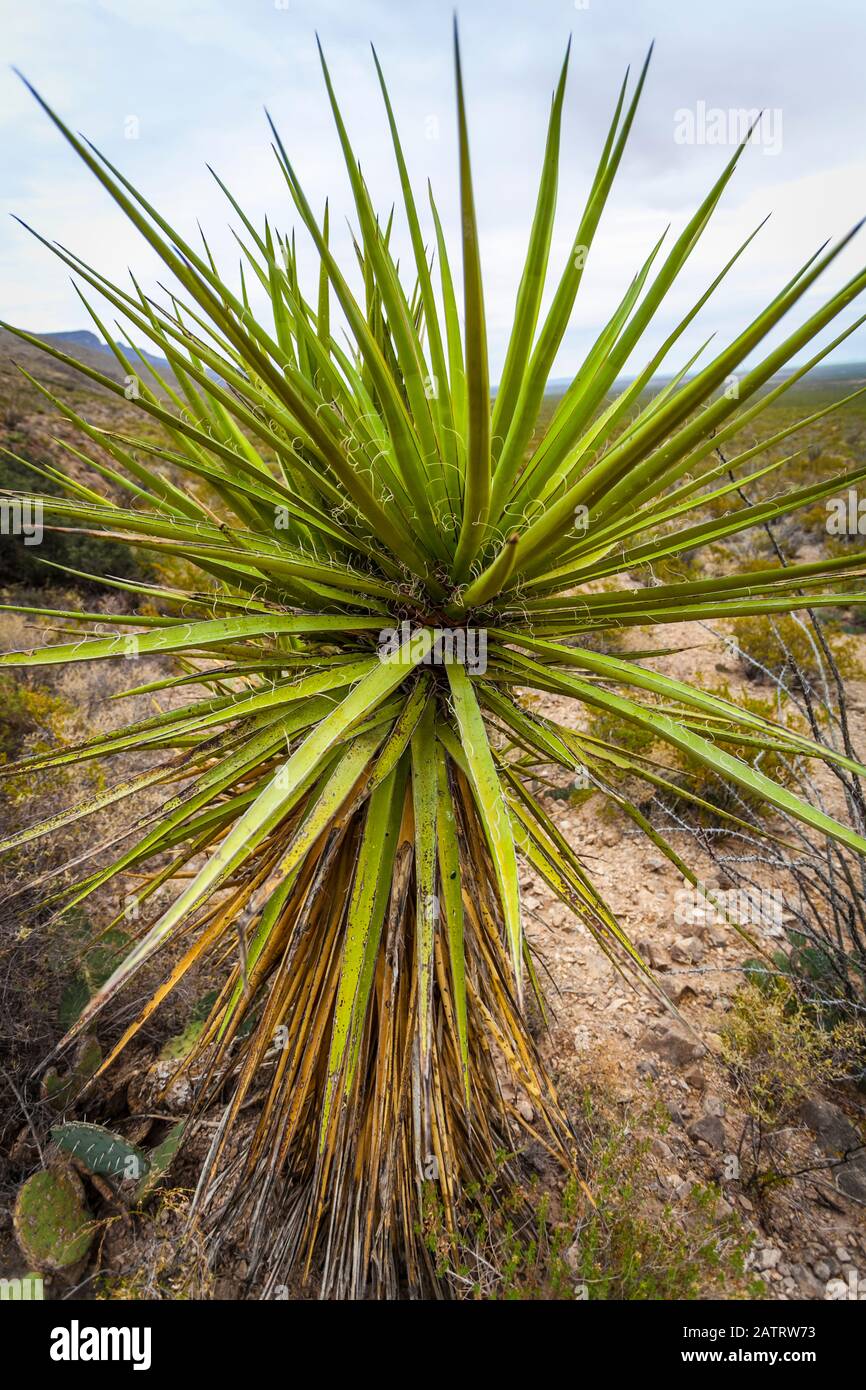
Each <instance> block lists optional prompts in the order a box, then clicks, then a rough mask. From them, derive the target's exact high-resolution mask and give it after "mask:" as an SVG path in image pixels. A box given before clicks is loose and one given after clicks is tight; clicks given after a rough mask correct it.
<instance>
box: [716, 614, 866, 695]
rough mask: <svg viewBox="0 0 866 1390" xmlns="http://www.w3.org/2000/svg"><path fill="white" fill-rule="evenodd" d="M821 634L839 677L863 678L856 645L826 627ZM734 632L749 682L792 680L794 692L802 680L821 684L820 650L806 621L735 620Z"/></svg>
mask: <svg viewBox="0 0 866 1390" xmlns="http://www.w3.org/2000/svg"><path fill="white" fill-rule="evenodd" d="M823 632H824V636H825V637H826V639H827V642H828V645H829V647H830V650H831V651H832V653H833V657H834V660H835V661H836V665H837V666H838V668H839V673H840V675H841V676H842V677H843V678H844V679H846V680H851V679H856V678H857V677H859V676H860V675H862V667H861V663H860V660H859V658H858V655H857V647H856V644H855V643H854V642H853V641H852V640H851V639H850V638H849V637H846V636H845V635H844V634H842V633H840V632H838V631H837V630H835V629H834V628H832V627H830V625H829V624H827V625H826V626H825V627H824V628H823ZM733 633H734V637H735V639H736V642H737V646H738V647H739V649H740V652H741V653H744V654H745V655H743V656H741V658H740V660H741V665H742V668H743V672H744V674H745V675H746V677H747V678H748V679H749V680H751V681H755V682H756V683H758V684H766V683H769V681H770V680H771V678H772V677H774V676H775V677H776V678H777V679H779V680H781V681H783V682H787V681H788V680H792V682H793V688H795V689H796V688H797V687H798V686H799V684H800V681H801V679H802V678H805V679H806V680H807V681H809V682H810V683H815V682H821V681H822V679H823V677H822V674H821V665H823V659H822V658H821V659H820V660H819V656H820V649H819V648H818V647H817V644H816V642H815V637H814V634H813V633H812V632H811V631H810V628H809V622H808V619H807V618H800V619H798V618H797V617H795V616H793V615H791V614H784V615H779V616H776V617H774V618H772V619H770V618H767V617H765V616H763V615H758V616H756V617H753V618H737V619H736V620H735V621H734V623H733ZM816 652H817V653H818V654H816ZM749 658H751V659H749ZM798 672H799V673H801V674H799V675H798ZM767 673H769V675H768V674H767ZM824 674H825V676H826V672H825V673H824Z"/></svg>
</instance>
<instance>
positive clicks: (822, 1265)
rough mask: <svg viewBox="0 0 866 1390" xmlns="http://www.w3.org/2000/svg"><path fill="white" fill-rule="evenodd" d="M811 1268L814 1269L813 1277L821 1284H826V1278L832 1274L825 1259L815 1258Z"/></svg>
mask: <svg viewBox="0 0 866 1390" xmlns="http://www.w3.org/2000/svg"><path fill="white" fill-rule="evenodd" d="M812 1269H813V1270H814V1273H815V1278H816V1279H819V1280H820V1281H821V1283H822V1284H826V1282H827V1280H828V1279H829V1278H831V1277H832V1274H833V1271H832V1269H831V1268H830V1266H829V1265H828V1263H827V1261H826V1260H816V1261H815V1263H814V1264H813V1266H812Z"/></svg>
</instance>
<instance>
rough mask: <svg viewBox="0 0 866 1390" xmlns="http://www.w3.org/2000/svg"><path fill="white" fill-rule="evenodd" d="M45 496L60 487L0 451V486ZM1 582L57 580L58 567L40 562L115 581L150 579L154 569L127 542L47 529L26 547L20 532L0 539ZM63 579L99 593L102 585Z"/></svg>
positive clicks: (40, 584)
mask: <svg viewBox="0 0 866 1390" xmlns="http://www.w3.org/2000/svg"><path fill="white" fill-rule="evenodd" d="M34 487H35V489H36V490H37V491H39V492H40V493H44V494H49V493H50V494H56V493H58V492H59V491H60V489H59V488H57V487H56V486H55V485H53V484H52V483H51V481H50V480H49V479H47V478H46V479H37V480H36V481H35V482H34V475H33V474H32V473H31V472H30V471H29V469H27V468H24V467H23V466H22V465H21V464H17V463H15V462H14V461H13V460H10V459H7V458H4V457H3V456H2V455H0V488H9V489H17V490H20V491H24V492H26V491H28V489H33V488H34ZM0 542H2V543H0V586H9V587H12V586H19V585H20V586H24V587H26V588H43V587H45V586H46V585H49V584H56V583H57V571H56V570H52V569H51V568H50V566H49V565H47V564H44V563H43V561H46V560H49V561H51V563H52V564H55V565H66V566H67V567H68V568H69V569H73V570H80V571H81V572H82V573H84V574H94V575H112V576H113V577H115V578H117V579H152V578H154V574H155V572H154V570H153V568H152V566H151V565H150V564H149V563H148V561H147V560H146V559H145V558H144V556H143V555H142V554H140V553H138V552H136V551H135V550H133V549H131V548H130V547H129V545H124V544H121V543H120V542H118V541H110V540H103V539H102V538H101V537H100V536H87V535H83V534H77V535H73V534H71V533H70V532H61V531H49V530H48V529H46V530H45V531H44V534H43V536H42V540H41V541H40V543H39V545H25V544H24V538H23V537H22V536H15V535H7V536H3V537H2V538H0ZM64 582H65V583H68V584H70V585H71V586H72V587H73V588H80V589H82V590H84V591H86V592H90V591H93V592H102V588H101V586H100V585H99V584H98V583H96V582H94V581H92V580H88V579H82V578H80V577H79V576H78V575H74V574H70V575H67V576H65V580H64Z"/></svg>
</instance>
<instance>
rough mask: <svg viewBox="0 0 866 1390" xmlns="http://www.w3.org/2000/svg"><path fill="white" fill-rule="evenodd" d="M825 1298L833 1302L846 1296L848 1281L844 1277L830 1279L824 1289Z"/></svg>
mask: <svg viewBox="0 0 866 1390" xmlns="http://www.w3.org/2000/svg"><path fill="white" fill-rule="evenodd" d="M824 1297H825V1299H826V1300H827V1301H828V1302H830V1303H834V1302H837V1301H838V1300H840V1299H843V1298H847V1297H848V1281H847V1280H846V1279H830V1280H828V1283H827V1287H826V1289H825V1290H824Z"/></svg>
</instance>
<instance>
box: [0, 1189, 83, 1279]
mask: <svg viewBox="0 0 866 1390" xmlns="http://www.w3.org/2000/svg"><path fill="white" fill-rule="evenodd" d="M14 1223H15V1236H16V1239H17V1241H18V1244H19V1245H20V1246H21V1250H22V1252H23V1254H24V1256H25V1257H26V1259H27V1261H28V1263H29V1264H30V1265H32V1266H33V1268H34V1269H39V1270H58V1271H59V1270H63V1269H67V1268H69V1267H70V1266H71V1265H74V1264H77V1263H78V1261H79V1260H81V1259H83V1258H84V1256H85V1255H86V1254H87V1252H88V1250H89V1249H90V1244H91V1241H92V1240H93V1237H94V1235H95V1233H96V1232H95V1228H94V1226H93V1222H92V1220H91V1217H90V1213H89V1212H88V1210H87V1208H86V1207H85V1205H84V1190H83V1188H82V1186H81V1183H80V1182H79V1180H78V1178H77V1177H76V1175H75V1174H74V1173H73V1172H70V1171H67V1170H66V1169H64V1168H48V1169H44V1170H43V1171H42V1172H41V1173H34V1174H33V1176H32V1177H31V1178H28V1179H27V1181H26V1182H25V1183H24V1184H23V1185H22V1186H21V1187H20V1188H19V1190H18V1196H17V1198H16V1199H15V1213H14Z"/></svg>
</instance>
